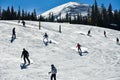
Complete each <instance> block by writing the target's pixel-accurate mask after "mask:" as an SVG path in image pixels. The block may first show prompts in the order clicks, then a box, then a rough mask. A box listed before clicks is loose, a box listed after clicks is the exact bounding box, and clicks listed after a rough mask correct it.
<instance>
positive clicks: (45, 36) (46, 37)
mask: <svg viewBox="0 0 120 80" xmlns="http://www.w3.org/2000/svg"><path fill="white" fill-rule="evenodd" d="M43 37H44V38H43V41H44V40H45V39H47V42H48V34H47V33H45V34H44V36H43Z"/></svg>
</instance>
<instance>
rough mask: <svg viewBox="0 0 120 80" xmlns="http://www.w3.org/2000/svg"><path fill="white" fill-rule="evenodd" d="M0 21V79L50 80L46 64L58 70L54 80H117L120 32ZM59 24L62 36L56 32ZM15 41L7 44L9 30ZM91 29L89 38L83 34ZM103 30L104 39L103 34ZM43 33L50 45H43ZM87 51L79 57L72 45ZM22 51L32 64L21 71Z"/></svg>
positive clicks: (90, 27) (119, 58)
mask: <svg viewBox="0 0 120 80" xmlns="http://www.w3.org/2000/svg"><path fill="white" fill-rule="evenodd" d="M26 24H27V25H26V27H23V26H22V25H21V24H18V23H17V21H2V20H1V21H0V63H1V64H0V80H50V75H48V72H49V71H50V65H51V64H54V65H55V66H56V68H57V69H58V73H57V80H120V45H117V44H116V37H119V38H120V32H119V31H115V30H111V29H105V28H99V27H97V26H96V27H93V26H87V25H72V24H66V23H49V22H41V26H42V29H41V30H39V29H38V28H39V27H38V24H39V22H36V21H26ZM59 25H61V26H62V33H59V32H58V29H59ZM13 27H15V28H16V35H17V39H16V40H14V41H13V42H12V43H10V39H11V31H12V28H13ZM89 29H91V37H90V36H87V35H86V34H87V31H88V30H89ZM104 30H105V31H106V32H107V36H108V38H105V37H104V35H103V32H104ZM45 32H47V33H48V36H49V38H50V39H51V40H52V41H53V42H54V43H49V44H48V45H47V46H45V44H44V43H43V35H44V33H45ZM78 42H79V43H80V44H81V45H82V47H83V48H84V49H85V50H87V51H88V53H83V56H80V55H79V54H78V53H77V50H76V44H77V43H78ZM23 48H26V49H27V50H28V52H29V53H30V58H31V60H32V61H33V64H31V65H30V66H28V67H27V68H26V69H21V68H20V64H21V58H20V56H21V52H22V49H23Z"/></svg>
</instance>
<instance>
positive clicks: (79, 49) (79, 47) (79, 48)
mask: <svg viewBox="0 0 120 80" xmlns="http://www.w3.org/2000/svg"><path fill="white" fill-rule="evenodd" d="M76 47H77V48H78V53H79V52H82V50H81V45H80V44H79V43H77V46H76Z"/></svg>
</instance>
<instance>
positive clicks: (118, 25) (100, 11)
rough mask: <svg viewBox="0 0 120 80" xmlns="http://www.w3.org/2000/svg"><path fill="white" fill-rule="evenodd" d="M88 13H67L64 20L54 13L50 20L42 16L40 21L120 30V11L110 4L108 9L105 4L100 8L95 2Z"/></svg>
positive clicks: (50, 14)
mask: <svg viewBox="0 0 120 80" xmlns="http://www.w3.org/2000/svg"><path fill="white" fill-rule="evenodd" d="M87 13H88V14H87V16H82V15H81V13H77V14H75V15H71V14H69V13H66V16H65V18H62V17H61V14H60V15H59V16H60V17H59V18H57V19H56V16H54V14H53V12H50V13H49V17H48V18H46V19H44V18H43V17H42V16H40V18H39V19H40V20H41V21H48V22H55V21H56V22H69V23H71V24H85V25H94V26H100V27H106V28H111V29H116V30H120V10H114V11H113V9H112V5H111V4H109V7H108V9H106V8H105V6H104V4H102V5H101V7H98V5H97V2H96V0H95V2H94V4H93V5H92V6H91V7H90V8H88V11H87Z"/></svg>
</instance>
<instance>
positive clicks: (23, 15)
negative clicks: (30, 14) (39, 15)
mask: <svg viewBox="0 0 120 80" xmlns="http://www.w3.org/2000/svg"><path fill="white" fill-rule="evenodd" d="M24 19H25V12H24V10H23V9H22V20H24Z"/></svg>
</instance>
